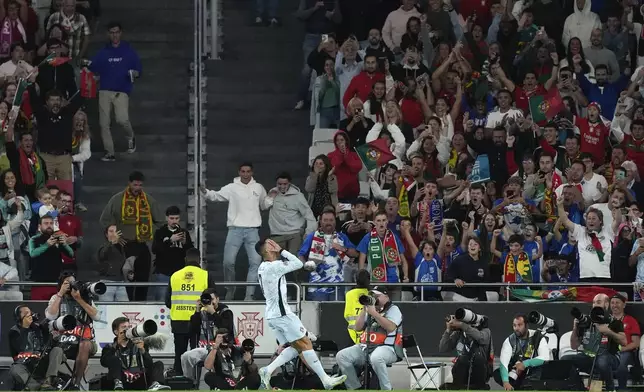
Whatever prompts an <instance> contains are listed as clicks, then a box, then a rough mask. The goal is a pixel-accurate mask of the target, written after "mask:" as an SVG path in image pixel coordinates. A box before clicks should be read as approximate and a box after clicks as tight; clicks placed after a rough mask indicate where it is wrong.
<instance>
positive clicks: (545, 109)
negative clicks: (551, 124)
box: [530, 88, 564, 123]
mask: <svg viewBox="0 0 644 392" xmlns="http://www.w3.org/2000/svg"><path fill="white" fill-rule="evenodd" d="M563 108H564V103H563V99H562V98H561V95H560V94H559V90H557V89H556V88H552V89H550V91H549V92H548V94H547V95H546V96H543V95H536V96H534V97H530V113H531V114H532V121H534V122H535V123H540V122H545V121H549V120H552V118H554V117H555V116H556V115H557V114H559V112H560V111H561V110H562V109H563Z"/></svg>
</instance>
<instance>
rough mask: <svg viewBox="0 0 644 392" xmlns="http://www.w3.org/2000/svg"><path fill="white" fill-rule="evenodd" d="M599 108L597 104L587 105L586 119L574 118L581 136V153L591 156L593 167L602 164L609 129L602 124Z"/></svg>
mask: <svg viewBox="0 0 644 392" xmlns="http://www.w3.org/2000/svg"><path fill="white" fill-rule="evenodd" d="M600 114H601V107H600V106H599V104H598V103H597V102H591V103H590V104H588V118H587V119H586V118H581V117H575V125H576V126H577V128H579V134H580V135H581V138H580V141H581V152H587V153H589V154H591V155H592V156H593V161H594V162H595V165H597V166H601V165H603V164H604V157H605V155H606V151H605V150H604V148H605V146H606V143H607V142H608V135H609V129H608V127H607V126H606V125H605V124H604V123H603V122H602V119H601V116H600Z"/></svg>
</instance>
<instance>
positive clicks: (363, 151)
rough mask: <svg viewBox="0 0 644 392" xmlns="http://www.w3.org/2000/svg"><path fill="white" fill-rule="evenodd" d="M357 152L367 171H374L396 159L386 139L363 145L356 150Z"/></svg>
mask: <svg viewBox="0 0 644 392" xmlns="http://www.w3.org/2000/svg"><path fill="white" fill-rule="evenodd" d="M356 152H357V153H358V156H359V157H360V160H361V161H362V164H363V165H364V167H365V168H367V170H373V169H376V168H378V167H380V166H383V165H384V164H385V163H387V162H389V161H391V160H393V159H396V157H395V156H394V154H392V153H391V151H390V150H389V146H387V142H386V141H385V139H376V140H374V141H372V142H370V143H367V144H363V145H362V146H360V147H357V148H356Z"/></svg>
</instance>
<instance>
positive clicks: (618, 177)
mask: <svg viewBox="0 0 644 392" xmlns="http://www.w3.org/2000/svg"><path fill="white" fill-rule="evenodd" d="M615 178H617V179H618V180H623V179H625V178H626V174H624V172H622V171H618V172H617V173H615Z"/></svg>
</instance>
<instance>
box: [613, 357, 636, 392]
mask: <svg viewBox="0 0 644 392" xmlns="http://www.w3.org/2000/svg"><path fill="white" fill-rule="evenodd" d="M635 359H636V358H635V351H621V352H620V353H619V366H618V367H617V389H622V390H625V389H627V387H626V385H627V383H628V365H635Z"/></svg>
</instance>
